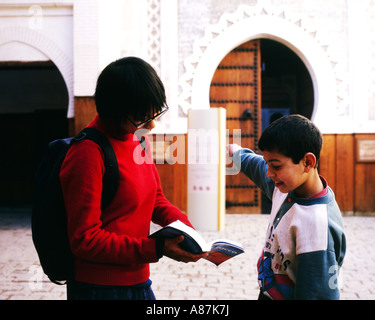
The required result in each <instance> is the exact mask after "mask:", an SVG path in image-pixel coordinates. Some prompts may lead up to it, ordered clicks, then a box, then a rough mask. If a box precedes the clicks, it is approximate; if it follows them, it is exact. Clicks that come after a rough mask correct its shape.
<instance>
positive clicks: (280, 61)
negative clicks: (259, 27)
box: [260, 39, 314, 213]
mask: <svg viewBox="0 0 375 320" xmlns="http://www.w3.org/2000/svg"><path fill="white" fill-rule="evenodd" d="M260 47H261V69H262V77H261V78H262V132H263V131H264V129H265V128H266V127H267V126H268V125H269V124H270V122H272V121H273V120H275V119H277V118H278V117H280V116H283V115H287V114H296V113H297V114H301V115H303V116H305V117H307V118H309V119H311V116H312V113H313V109H314V88H313V83H312V79H311V76H310V73H309V71H308V70H307V68H306V66H305V64H304V63H303V61H302V60H301V59H300V58H299V57H298V56H297V54H295V53H294V52H293V51H292V50H291V49H289V48H288V47H286V46H285V45H283V44H281V43H280V42H277V41H274V40H269V39H261V44H260ZM262 212H264V213H269V212H270V202H269V201H268V199H267V198H265V196H264V195H263V196H262Z"/></svg>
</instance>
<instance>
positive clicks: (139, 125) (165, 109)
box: [128, 105, 169, 129]
mask: <svg viewBox="0 0 375 320" xmlns="http://www.w3.org/2000/svg"><path fill="white" fill-rule="evenodd" d="M168 110H169V107H168V106H167V105H164V106H163V108H162V109H161V111H160V112H159V113H158V114H156V115H154V116H153V117H152V118H150V119H147V120H145V121H142V122H139V123H135V122H134V121H132V120H130V119H128V120H129V121H130V122H131V123H132V124H133V125H134V126H135V127H136V128H137V129H140V128H143V127H144V126H145V125H146V124H147V123H149V122H151V121H152V120H158V119H159V118H160V117H161V116H162V115H164V113H166V112H167V111H168Z"/></svg>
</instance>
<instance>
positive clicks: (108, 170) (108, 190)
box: [72, 127, 119, 209]
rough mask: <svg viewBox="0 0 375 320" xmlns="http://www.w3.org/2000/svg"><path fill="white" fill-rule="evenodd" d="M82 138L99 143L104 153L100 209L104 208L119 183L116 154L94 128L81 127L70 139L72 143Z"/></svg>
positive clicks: (103, 136) (107, 141)
mask: <svg viewBox="0 0 375 320" xmlns="http://www.w3.org/2000/svg"><path fill="white" fill-rule="evenodd" d="M84 139H89V140H92V141H94V142H95V143H96V144H97V145H99V147H100V148H101V150H102V151H103V154H104V167H105V171H104V176H103V191H102V203H101V207H102V209H105V208H106V207H107V206H108V205H109V204H110V202H111V201H112V199H113V197H114V196H115V194H116V191H117V188H118V184H119V169H118V163H117V158H116V154H115V152H114V150H113V148H112V145H111V143H110V142H109V140H108V139H107V137H106V136H105V135H104V134H103V133H101V132H100V131H99V130H97V129H95V128H91V127H87V128H85V129H83V130H82V131H81V132H80V133H79V134H78V135H77V136H76V137H75V138H73V139H72V143H73V142H74V141H80V140H84Z"/></svg>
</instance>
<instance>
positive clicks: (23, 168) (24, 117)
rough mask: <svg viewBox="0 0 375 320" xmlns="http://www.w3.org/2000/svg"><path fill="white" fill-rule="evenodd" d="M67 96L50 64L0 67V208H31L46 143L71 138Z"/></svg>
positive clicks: (55, 68)
mask: <svg viewBox="0 0 375 320" xmlns="http://www.w3.org/2000/svg"><path fill="white" fill-rule="evenodd" d="M68 100H69V98H68V91H67V87H66V85H65V82H64V80H63V78H62V76H61V73H60V72H59V70H58V69H57V67H56V66H55V65H54V63H53V62H51V61H35V62H0V135H1V137H2V138H1V151H2V156H1V157H0V170H1V184H0V205H7V206H18V205H30V204H31V203H32V195H33V188H32V185H33V175H34V171H35V168H36V166H37V165H38V163H39V161H40V159H41V156H42V154H43V152H44V150H45V147H46V145H47V143H48V142H50V141H52V140H54V139H56V138H62V137H66V136H67V135H68V120H67V116H66V114H67V108H68Z"/></svg>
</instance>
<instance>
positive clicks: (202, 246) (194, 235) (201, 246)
mask: <svg viewBox="0 0 375 320" xmlns="http://www.w3.org/2000/svg"><path fill="white" fill-rule="evenodd" d="M180 235H183V236H184V237H185V239H184V241H182V243H180V246H181V247H182V248H183V249H184V250H187V251H189V252H191V253H195V254H198V253H202V252H206V251H209V250H210V248H211V247H210V246H209V245H208V244H207V243H206V241H205V240H204V239H203V238H202V236H201V235H200V234H199V233H198V232H197V231H195V230H194V229H193V228H191V227H189V226H187V225H186V224H184V223H182V222H181V221H180V220H177V221H175V222H172V223H171V224H169V225H167V226H166V227H164V228H161V229H159V230H157V231H155V232H154V233H152V234H151V235H150V237H151V238H156V237H164V238H175V237H177V236H180Z"/></svg>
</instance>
